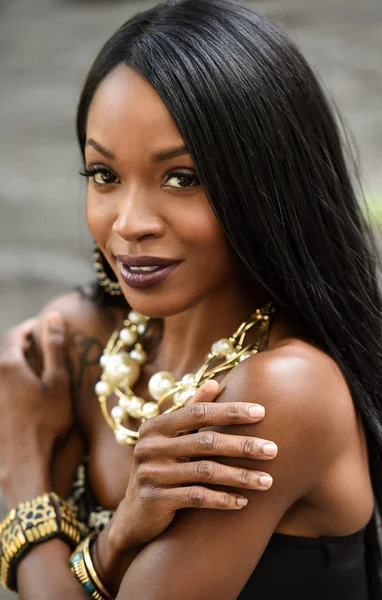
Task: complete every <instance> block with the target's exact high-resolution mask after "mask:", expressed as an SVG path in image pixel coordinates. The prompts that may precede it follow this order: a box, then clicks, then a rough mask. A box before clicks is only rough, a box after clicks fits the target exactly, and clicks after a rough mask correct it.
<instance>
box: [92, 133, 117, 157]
mask: <svg viewBox="0 0 382 600" xmlns="http://www.w3.org/2000/svg"><path fill="white" fill-rule="evenodd" d="M86 146H92V147H93V148H94V149H95V150H97V152H99V153H100V154H102V156H104V157H105V158H110V159H111V160H114V159H115V156H114V154H113V153H112V152H110V150H108V149H107V148H104V147H103V146H101V144H99V143H98V142H96V141H95V140H93V138H89V139H88V140H87V142H86Z"/></svg>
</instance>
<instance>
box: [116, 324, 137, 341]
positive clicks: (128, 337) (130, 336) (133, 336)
mask: <svg viewBox="0 0 382 600" xmlns="http://www.w3.org/2000/svg"><path fill="white" fill-rule="evenodd" d="M137 338H138V335H137V332H136V331H133V330H132V329H130V327H125V329H122V330H121V332H120V334H119V339H120V340H121V342H123V343H124V344H126V345H127V346H132V345H133V344H135V342H136V341H137Z"/></svg>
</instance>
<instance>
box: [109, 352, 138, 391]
mask: <svg viewBox="0 0 382 600" xmlns="http://www.w3.org/2000/svg"><path fill="white" fill-rule="evenodd" d="M140 373H141V369H140V366H139V364H138V363H137V362H136V361H135V360H133V359H132V358H131V357H130V355H129V354H127V352H121V353H119V354H116V355H115V356H112V357H110V359H109V360H108V362H107V365H106V369H105V375H106V377H107V380H108V381H109V382H110V383H112V384H113V385H114V386H115V387H116V386H119V385H124V384H126V385H128V386H129V387H131V386H133V385H134V384H135V383H136V381H137V379H138V378H139V375H140Z"/></svg>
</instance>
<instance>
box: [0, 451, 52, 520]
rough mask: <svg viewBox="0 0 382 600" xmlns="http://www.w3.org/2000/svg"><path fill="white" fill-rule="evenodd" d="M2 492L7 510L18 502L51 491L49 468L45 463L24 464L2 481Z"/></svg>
mask: <svg viewBox="0 0 382 600" xmlns="http://www.w3.org/2000/svg"><path fill="white" fill-rule="evenodd" d="M1 487H2V492H3V497H4V500H5V503H6V505H7V508H8V510H11V509H12V508H15V507H16V506H17V505H18V504H20V502H25V501H26V500H31V499H32V498H36V497H37V496H41V495H42V494H46V493H48V492H51V491H52V483H51V478H50V473H49V469H48V468H47V467H45V465H37V464H36V463H34V464H33V465H24V466H23V467H22V468H20V467H18V468H17V469H15V470H14V471H13V472H12V473H11V474H10V475H9V477H6V478H5V479H3V481H2V486H1Z"/></svg>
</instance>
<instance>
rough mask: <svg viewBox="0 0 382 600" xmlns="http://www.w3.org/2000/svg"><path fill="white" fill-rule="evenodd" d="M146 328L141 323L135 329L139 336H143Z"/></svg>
mask: <svg viewBox="0 0 382 600" xmlns="http://www.w3.org/2000/svg"><path fill="white" fill-rule="evenodd" d="M146 329H147V327H146V325H145V324H144V323H141V325H138V327H137V331H138V333H139V335H143V334H144V333H145V331H146Z"/></svg>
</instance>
